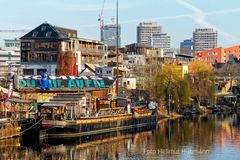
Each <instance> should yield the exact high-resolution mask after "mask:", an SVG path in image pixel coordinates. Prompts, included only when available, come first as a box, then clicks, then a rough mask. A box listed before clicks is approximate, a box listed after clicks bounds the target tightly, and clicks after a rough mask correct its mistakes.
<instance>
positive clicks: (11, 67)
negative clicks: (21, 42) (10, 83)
mask: <svg viewBox="0 0 240 160" xmlns="http://www.w3.org/2000/svg"><path fill="white" fill-rule="evenodd" d="M19 69H20V54H19V52H15V51H4V50H1V51H0V75H1V76H0V77H1V78H5V79H6V77H7V76H9V74H13V73H14V74H17V73H18V71H19Z"/></svg>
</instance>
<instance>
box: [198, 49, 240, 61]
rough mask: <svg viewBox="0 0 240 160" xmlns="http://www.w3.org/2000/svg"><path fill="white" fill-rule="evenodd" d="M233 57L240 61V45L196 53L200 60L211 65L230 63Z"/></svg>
mask: <svg viewBox="0 0 240 160" xmlns="http://www.w3.org/2000/svg"><path fill="white" fill-rule="evenodd" d="M231 55H234V57H236V58H237V59H240V45H237V46H231V47H227V48H222V47H219V48H213V49H210V50H205V51H202V52H197V53H195V56H196V58H197V59H198V60H200V61H204V62H206V63H208V64H210V65H212V64H214V63H226V62H228V61H229V57H230V56H231Z"/></svg>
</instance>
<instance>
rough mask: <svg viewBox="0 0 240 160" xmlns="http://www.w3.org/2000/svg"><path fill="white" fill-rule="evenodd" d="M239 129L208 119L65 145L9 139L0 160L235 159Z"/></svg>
mask: <svg viewBox="0 0 240 160" xmlns="http://www.w3.org/2000/svg"><path fill="white" fill-rule="evenodd" d="M239 129H240V115H237V114H233V115H208V116H202V117H196V118H182V119H177V120H171V121H169V120H161V121H159V123H158V124H157V125H156V126H155V127H153V128H150V127H147V128H142V129H138V130H134V131H124V132H115V133H111V134H104V135H98V136H87V137H82V138H78V139H69V140H64V141H63V140H56V139H55V140H49V139H48V140H40V141H35V142H32V141H31V143H30V142H29V141H28V140H26V139H25V140H20V139H9V140H4V141H3V140H2V141H0V159H1V160H5V159H6V160H15V159H31V160H39V159H44V160H54V159H57V160H75V159H81V160H85V159H86V160H92V159H113V160H114V159H199V160H200V159H201V160H202V159H217V160H221V159H222V160H232V159H240V130H239ZM133 132H134V133H133Z"/></svg>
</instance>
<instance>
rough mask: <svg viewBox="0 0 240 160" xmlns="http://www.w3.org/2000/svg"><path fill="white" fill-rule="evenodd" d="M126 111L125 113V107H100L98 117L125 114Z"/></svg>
mask: <svg viewBox="0 0 240 160" xmlns="http://www.w3.org/2000/svg"><path fill="white" fill-rule="evenodd" d="M124 113H125V109H124V107H118V108H104V109H100V110H99V111H98V117H101V116H112V115H118V114H124Z"/></svg>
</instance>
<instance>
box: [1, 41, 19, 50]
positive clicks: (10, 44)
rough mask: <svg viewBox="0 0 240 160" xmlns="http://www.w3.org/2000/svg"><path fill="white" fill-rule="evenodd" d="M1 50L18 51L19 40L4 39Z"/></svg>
mask: <svg viewBox="0 0 240 160" xmlns="http://www.w3.org/2000/svg"><path fill="white" fill-rule="evenodd" d="M1 49H2V50H8V51H9V50H14V51H20V39H17V38H15V39H4V47H2V48H1Z"/></svg>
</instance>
